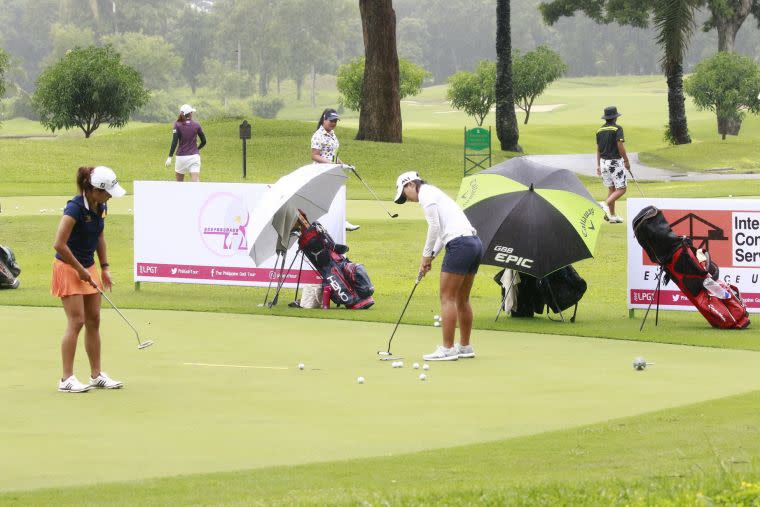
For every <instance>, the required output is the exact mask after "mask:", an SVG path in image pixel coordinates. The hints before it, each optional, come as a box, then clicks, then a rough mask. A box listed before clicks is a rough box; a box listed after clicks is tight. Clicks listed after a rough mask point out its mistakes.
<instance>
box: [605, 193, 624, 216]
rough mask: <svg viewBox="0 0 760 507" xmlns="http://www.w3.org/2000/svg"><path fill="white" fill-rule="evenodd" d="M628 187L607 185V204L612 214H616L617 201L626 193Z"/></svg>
mask: <svg viewBox="0 0 760 507" xmlns="http://www.w3.org/2000/svg"><path fill="white" fill-rule="evenodd" d="M625 191H626V187H623V188H615V187H607V200H606V201H605V202H606V203H607V206H609V207H610V214H611V215H615V201H617V200H618V199H620V198H621V197H623V194H625Z"/></svg>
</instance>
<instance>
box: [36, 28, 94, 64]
mask: <svg viewBox="0 0 760 507" xmlns="http://www.w3.org/2000/svg"><path fill="white" fill-rule="evenodd" d="M50 41H51V42H52V48H51V51H50V54H49V55H48V56H47V58H45V63H46V64H48V65H50V64H52V63H55V62H57V61H58V60H60V59H61V58H63V56H64V55H65V54H66V51H69V50H70V49H74V48H86V47H87V46H94V45H95V33H94V32H93V31H92V30H91V29H89V28H83V27H80V26H76V25H70V24H61V23H53V25H52V26H51V27H50Z"/></svg>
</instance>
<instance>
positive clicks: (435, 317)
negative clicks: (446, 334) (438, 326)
mask: <svg viewBox="0 0 760 507" xmlns="http://www.w3.org/2000/svg"><path fill="white" fill-rule="evenodd" d="M433 320H441V316H440V315H436V316H434V317H433Z"/></svg>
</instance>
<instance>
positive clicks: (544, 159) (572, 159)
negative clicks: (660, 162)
mask: <svg viewBox="0 0 760 507" xmlns="http://www.w3.org/2000/svg"><path fill="white" fill-rule="evenodd" d="M526 158H528V159H530V160H532V161H534V162H537V163H539V164H543V165H547V166H550V167H558V168H563V169H569V170H571V171H573V172H575V173H578V174H582V175H584V176H596V154H594V153H589V154H581V155H528V156H527V157H526ZM628 159H629V160H630V161H631V171H632V172H633V176H634V177H635V178H636V179H640V180H656V181H715V180H751V179H760V173H757V174H755V173H753V174H742V173H724V172H675V171H668V170H666V169H660V168H657V167H651V166H648V165H644V164H642V163H641V162H639V154H638V153H629V154H628Z"/></svg>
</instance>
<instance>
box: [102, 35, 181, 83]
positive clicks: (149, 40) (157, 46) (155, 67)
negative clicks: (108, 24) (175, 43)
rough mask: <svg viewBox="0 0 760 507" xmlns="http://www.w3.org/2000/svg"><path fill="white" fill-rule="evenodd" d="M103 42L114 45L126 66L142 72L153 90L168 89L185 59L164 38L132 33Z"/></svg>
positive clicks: (174, 80)
mask: <svg viewBox="0 0 760 507" xmlns="http://www.w3.org/2000/svg"><path fill="white" fill-rule="evenodd" d="M103 42H105V43H107V44H111V45H112V46H113V47H114V49H115V50H116V51H118V53H119V54H120V55H121V59H122V61H123V62H124V64H125V65H128V66H130V67H132V68H134V69H136V70H137V71H138V72H139V73H140V75H141V76H142V78H143V80H144V81H145V86H146V87H148V88H149V89H151V90H165V89H167V88H169V86H170V85H172V84H173V83H174V82H176V80H177V75H178V74H179V72H180V68H181V66H182V59H181V58H180V57H179V56H177V55H175V54H174V48H172V45H171V44H169V43H168V42H166V41H165V40H164V38H163V37H161V36H158V35H143V34H141V33H133V32H130V33H122V34H119V35H109V36H107V37H103Z"/></svg>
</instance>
